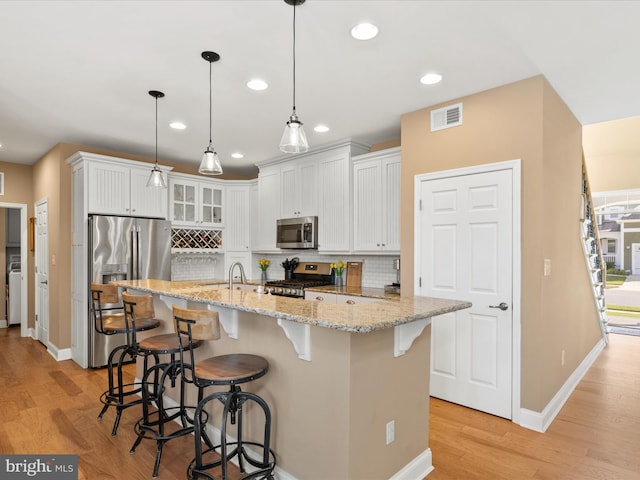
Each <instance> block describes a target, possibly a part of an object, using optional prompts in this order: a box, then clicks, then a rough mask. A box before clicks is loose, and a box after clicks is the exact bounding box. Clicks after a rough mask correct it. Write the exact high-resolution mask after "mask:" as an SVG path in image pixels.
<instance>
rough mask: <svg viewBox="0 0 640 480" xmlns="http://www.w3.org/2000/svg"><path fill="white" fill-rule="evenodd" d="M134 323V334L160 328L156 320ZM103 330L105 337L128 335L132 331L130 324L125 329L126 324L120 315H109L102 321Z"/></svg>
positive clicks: (142, 319) (141, 320) (146, 319)
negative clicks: (118, 334) (117, 334)
mask: <svg viewBox="0 0 640 480" xmlns="http://www.w3.org/2000/svg"><path fill="white" fill-rule="evenodd" d="M135 322H136V328H135V330H136V332H144V331H145V330H151V329H153V328H156V327H159V326H160V320H158V319H156V318H141V319H138V320H136V321H135ZM103 328H104V331H105V333H106V334H107V335H111V334H114V333H128V332H130V331H131V330H132V328H131V324H129V328H127V322H125V319H124V314H122V315H109V316H108V317H107V316H105V317H104V319H103Z"/></svg>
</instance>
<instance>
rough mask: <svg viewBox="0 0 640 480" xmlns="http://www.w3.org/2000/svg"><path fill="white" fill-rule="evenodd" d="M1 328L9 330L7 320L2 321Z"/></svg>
mask: <svg viewBox="0 0 640 480" xmlns="http://www.w3.org/2000/svg"><path fill="white" fill-rule="evenodd" d="M0 328H7V321H6V320H0Z"/></svg>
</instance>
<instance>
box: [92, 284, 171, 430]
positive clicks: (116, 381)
mask: <svg viewBox="0 0 640 480" xmlns="http://www.w3.org/2000/svg"><path fill="white" fill-rule="evenodd" d="M91 296H92V311H93V317H94V323H95V325H96V328H97V329H98V331H102V332H104V334H105V335H113V334H116V333H124V334H126V343H124V344H123V345H119V346H117V347H116V348H114V349H113V350H112V351H111V353H110V354H109V360H108V362H107V372H108V377H109V388H108V389H107V390H106V391H105V392H103V393H102V395H101V396H100V401H101V402H102V403H103V405H104V406H103V407H102V410H101V411H100V414H99V415H98V419H100V420H102V416H103V415H104V414H105V412H106V411H107V410H108V409H109V407H114V408H115V409H116V418H115V421H114V423H113V429H112V431H111V435H113V436H115V435H116V434H117V432H118V425H119V424H120V417H121V415H122V412H123V411H124V410H125V409H127V408H129V407H132V406H134V405H139V404H140V403H141V402H142V398H141V396H140V393H141V391H142V384H141V383H136V382H132V383H125V381H124V376H123V365H124V364H125V363H127V362H128V361H129V360H135V358H136V357H137V355H138V342H137V337H136V333H137V332H142V331H145V330H151V329H152V328H156V327H158V326H159V325H160V321H159V320H157V319H155V318H153V299H152V297H149V298H150V299H151V303H150V304H149V302H148V301H145V302H142V303H140V304H138V305H135V304H132V303H131V302H127V301H126V300H125V299H126V298H128V297H129V296H130V295H129V294H128V293H127V292H122V302H123V306H124V313H123V315H118V314H115V315H106V314H104V313H103V307H102V304H103V303H118V302H119V300H118V287H116V286H115V285H108V284H107V285H104V284H98V283H92V284H91ZM98 325H99V327H98Z"/></svg>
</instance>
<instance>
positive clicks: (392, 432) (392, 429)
mask: <svg viewBox="0 0 640 480" xmlns="http://www.w3.org/2000/svg"><path fill="white" fill-rule="evenodd" d="M395 438H396V422H395V420H391V421H390V422H389V423H387V445H389V444H390V443H391V442H393V441H394V440H395Z"/></svg>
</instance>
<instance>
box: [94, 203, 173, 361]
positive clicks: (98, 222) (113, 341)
mask: <svg viewBox="0 0 640 480" xmlns="http://www.w3.org/2000/svg"><path fill="white" fill-rule="evenodd" d="M89 270H90V271H89V281H90V282H97V283H109V282H111V281H113V280H137V279H144V278H154V279H159V280H170V279H171V222H169V221H165V220H154V219H148V218H133V217H109V216H103V215H93V216H90V217H89ZM87 288H91V286H90V285H87ZM89 300H91V295H89ZM107 306H108V307H114V308H115V307H118V306H121V305H107ZM89 308H90V306H89ZM87 318H88V319H89V328H88V331H89V366H90V367H92V368H98V367H104V366H105V365H106V364H107V361H108V358H109V353H111V351H112V350H113V349H114V348H115V347H117V346H118V345H122V344H124V343H125V342H126V337H125V335H124V334H116V335H104V334H101V333H98V332H96V330H95V328H94V325H93V316H92V315H91V313H90V312H89V315H88V317H87Z"/></svg>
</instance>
